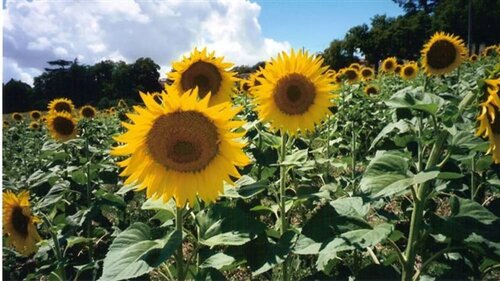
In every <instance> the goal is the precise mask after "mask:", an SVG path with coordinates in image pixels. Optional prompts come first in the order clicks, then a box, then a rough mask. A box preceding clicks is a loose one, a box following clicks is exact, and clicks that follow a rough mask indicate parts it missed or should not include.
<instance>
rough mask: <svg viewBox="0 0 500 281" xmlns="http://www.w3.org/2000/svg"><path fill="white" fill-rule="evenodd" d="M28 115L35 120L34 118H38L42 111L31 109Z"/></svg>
mask: <svg viewBox="0 0 500 281" xmlns="http://www.w3.org/2000/svg"><path fill="white" fill-rule="evenodd" d="M30 117H31V119H33V120H35V121H36V120H38V119H40V117H42V113H41V112H40V111H38V110H33V111H31V112H30Z"/></svg>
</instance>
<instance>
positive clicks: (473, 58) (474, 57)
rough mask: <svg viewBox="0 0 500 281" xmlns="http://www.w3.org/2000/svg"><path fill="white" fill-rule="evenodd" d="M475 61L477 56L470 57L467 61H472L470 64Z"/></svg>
mask: <svg viewBox="0 0 500 281" xmlns="http://www.w3.org/2000/svg"><path fill="white" fill-rule="evenodd" d="M477 59H478V57H477V55H476V54H473V55H471V56H470V57H469V60H470V61H472V62H475V61H477Z"/></svg>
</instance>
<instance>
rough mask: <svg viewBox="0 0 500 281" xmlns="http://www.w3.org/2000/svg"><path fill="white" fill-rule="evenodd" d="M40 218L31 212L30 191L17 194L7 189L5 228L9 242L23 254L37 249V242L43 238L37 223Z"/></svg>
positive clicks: (4, 203) (4, 212) (4, 200)
mask: <svg viewBox="0 0 500 281" xmlns="http://www.w3.org/2000/svg"><path fill="white" fill-rule="evenodd" d="M38 222H40V220H39V219H38V218H37V217H35V216H33V215H32V214H31V210H30V201H29V192H27V191H23V192H21V193H19V196H16V195H15V194H14V193H12V192H10V191H7V192H4V193H3V229H4V233H5V234H6V235H7V236H8V240H7V243H8V244H9V246H10V247H13V248H14V249H16V251H18V252H19V253H20V254H22V255H23V256H29V255H31V254H32V253H35V252H36V251H37V246H36V243H37V242H38V241H40V240H41V238H40V235H38V231H37V230H36V227H35V223H38Z"/></svg>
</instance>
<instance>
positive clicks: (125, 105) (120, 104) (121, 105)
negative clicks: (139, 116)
mask: <svg viewBox="0 0 500 281" xmlns="http://www.w3.org/2000/svg"><path fill="white" fill-rule="evenodd" d="M118 107H128V105H127V103H126V102H125V101H124V100H123V99H120V100H119V101H118Z"/></svg>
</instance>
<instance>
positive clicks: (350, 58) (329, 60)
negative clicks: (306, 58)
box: [321, 40, 359, 69]
mask: <svg viewBox="0 0 500 281" xmlns="http://www.w3.org/2000/svg"><path fill="white" fill-rule="evenodd" d="M321 55H322V56H323V58H324V60H325V64H327V65H329V66H330V67H331V68H335V69H339V68H342V67H346V66H348V65H350V64H351V63H353V62H356V61H358V60H359V59H358V58H357V57H355V56H354V54H353V52H349V51H348V48H346V46H345V41H344V40H333V41H332V42H331V43H330V46H329V47H328V48H327V49H325V51H324V52H323V53H322V54H321Z"/></svg>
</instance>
